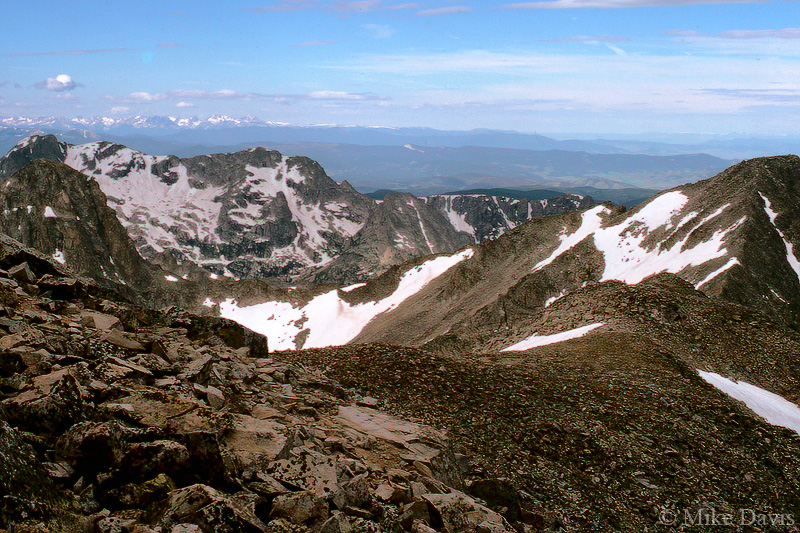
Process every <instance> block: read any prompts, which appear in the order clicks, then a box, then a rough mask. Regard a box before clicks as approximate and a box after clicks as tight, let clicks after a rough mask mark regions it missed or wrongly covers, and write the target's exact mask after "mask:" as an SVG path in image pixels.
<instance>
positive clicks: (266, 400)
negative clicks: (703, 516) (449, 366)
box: [0, 240, 512, 533]
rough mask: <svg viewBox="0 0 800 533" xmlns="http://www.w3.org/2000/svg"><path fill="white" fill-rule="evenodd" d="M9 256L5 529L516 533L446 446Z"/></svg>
mask: <svg viewBox="0 0 800 533" xmlns="http://www.w3.org/2000/svg"><path fill="white" fill-rule="evenodd" d="M2 252H3V253H2V254H0V257H2V259H4V260H5V261H20V262H19V263H18V264H15V265H13V266H12V267H11V268H8V267H6V268H7V269H0V296H2V299H3V302H4V305H3V306H2V307H0V314H2V317H0V330H1V331H0V459H2V461H0V463H2V464H0V528H6V529H8V530H10V531H52V532H85V531H91V532H102V533H107V532H112V531H129V532H133V531H136V532H138V533H144V532H149V531H161V532H164V531H170V532H178V531H183V532H188V531H202V532H212V531H253V532H258V531H271V532H274V531H297V532H300V531H320V532H326V533H349V532H353V531H401V530H406V531H420V530H421V531H429V530H430V528H431V527H434V528H437V529H440V530H442V531H445V532H447V533H461V532H463V531H483V530H491V531H509V532H510V531H511V530H512V528H511V525H510V524H509V523H508V521H507V520H506V519H505V518H503V516H501V515H500V514H498V513H496V512H494V511H492V510H490V509H489V508H488V507H487V506H486V503H485V502H483V501H481V500H479V499H476V498H475V497H473V496H469V495H467V494H465V493H464V490H465V488H466V487H465V484H464V478H463V476H464V474H465V473H466V469H465V460H464V458H463V457H461V456H457V455H455V454H454V452H453V448H452V444H451V442H450V440H449V439H448V437H447V436H446V435H445V434H444V433H442V432H441V431H439V430H437V429H434V428H433V427H431V426H426V425H424V424H420V423H418V422H411V421H408V420H403V419H400V418H397V417H396V416H393V415H391V414H389V413H387V412H385V411H381V410H380V409H379V407H380V402H379V401H378V400H376V399H374V398H369V397H363V396H361V395H360V394H359V393H358V392H357V391H355V390H352V389H347V388H344V387H343V386H342V385H341V384H339V383H338V382H336V381H334V380H331V379H329V378H328V377H326V376H325V375H324V374H322V373H321V372H319V371H318V370H315V369H313V368H310V367H306V366H304V365H301V364H292V363H287V362H282V361H278V360H275V359H273V358H272V357H271V355H270V354H269V353H268V352H267V344H266V339H265V338H264V337H262V336H260V335H257V334H254V333H252V332H249V331H247V330H244V329H243V328H242V327H241V326H238V325H237V324H235V323H231V322H229V321H226V320H224V319H218V318H210V317H198V316H195V315H191V314H188V313H186V312H183V311H180V310H179V309H176V308H169V309H164V310H161V311H154V310H148V309H145V308H141V307H137V306H134V305H131V304H128V303H125V302H122V301H119V300H118V299H114V298H113V294H112V293H110V292H109V291H108V290H107V289H103V288H101V287H98V286H97V285H94V284H92V283H91V282H88V281H85V280H84V281H82V282H78V281H76V280H75V279H71V278H68V277H67V276H68V275H69V272H67V271H64V270H63V268H62V267H61V265H59V264H58V263H54V262H51V261H48V260H47V258H45V257H42V256H41V255H40V254H37V253H35V252H31V251H28V250H26V249H24V248H23V247H21V246H20V245H19V244H15V243H13V242H12V241H10V240H9V241H3V243H2ZM30 264H33V265H34V268H31V267H30V266H29V265H30ZM4 265H5V263H3V265H0V266H4ZM12 271H13V272H14V273H15V276H16V277H12V274H11V272H12ZM23 272H24V274H20V273H23ZM65 287H73V289H74V290H71V291H70V290H66V289H65ZM56 289H58V290H56Z"/></svg>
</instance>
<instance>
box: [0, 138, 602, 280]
mask: <svg viewBox="0 0 800 533" xmlns="http://www.w3.org/2000/svg"><path fill="white" fill-rule="evenodd" d="M36 158H44V159H50V160H54V161H58V162H63V163H66V164H67V165H69V166H71V167H72V168H74V169H76V170H78V171H80V172H82V173H84V174H86V175H87V176H90V177H91V178H92V179H93V180H94V181H96V182H97V183H98V185H99V186H100V189H101V190H102V191H103V192H104V193H105V195H106V196H107V197H108V201H109V205H110V206H111V207H112V208H113V209H114V211H115V212H116V214H117V217H118V218H119V220H120V222H121V223H122V225H123V226H124V227H125V229H126V230H127V231H128V233H129V234H130V236H131V238H132V239H133V240H134V243H135V245H136V249H137V250H138V251H139V253H140V254H141V255H142V256H143V257H144V258H146V259H148V260H153V261H155V262H156V263H158V264H162V265H169V264H174V263H175V262H178V263H181V262H183V261H190V262H192V263H194V264H196V265H199V266H200V267H202V268H205V269H206V270H209V271H211V272H213V273H215V274H226V275H228V276H231V277H237V278H244V277H252V278H263V277H275V276H279V277H301V276H302V278H303V279H306V280H309V279H310V280H317V281H322V280H324V281H331V282H336V283H343V284H346V283H350V282H352V281H357V280H361V279H362V278H363V277H364V276H365V275H367V274H368V273H375V272H381V271H383V270H384V269H385V268H386V267H387V266H389V265H393V264H398V263H401V262H403V261H405V260H406V259H408V258H410V257H415V256H417V255H420V254H428V253H439V252H449V251H454V250H456V249H458V248H459V247H460V246H462V245H463V244H465V243H466V242H468V240H465V238H464V235H461V234H460V233H462V232H464V231H465V230H466V231H467V233H469V234H470V235H471V236H472V237H471V239H470V240H472V239H478V240H481V239H484V238H489V237H494V236H496V235H498V234H499V233H501V232H502V231H505V230H506V229H508V228H511V227H513V226H515V225H516V224H518V223H519V222H520V221H521V220H523V219H524V218H525V217H531V216H538V215H541V214H545V213H548V212H552V211H554V210H555V211H558V210H572V209H576V208H579V207H581V206H582V205H583V203H585V202H586V201H588V200H586V199H584V200H582V201H576V198H577V197H576V198H571V199H569V198H563V199H554V200H548V201H544V202H543V203H538V204H537V203H535V202H534V203H533V204H530V205H529V204H528V203H527V202H525V203H524V205H523V203H520V202H517V201H514V200H508V199H504V198H499V197H491V198H492V204H493V207H492V206H489V207H488V208H487V206H486V205H485V204H486V202H483V201H480V200H475V199H474V198H471V197H468V198H465V199H463V200H459V199H458V197H452V198H451V199H450V200H447V201H445V202H440V201H431V200H426V201H427V202H429V203H431V204H435V205H436V209H433V208H432V207H431V206H429V205H426V203H425V202H423V201H420V200H418V199H416V198H414V197H413V196H411V195H403V196H402V197H396V198H394V199H392V198H390V199H389V201H388V203H385V202H384V203H383V204H379V203H377V202H375V201H374V200H372V199H370V198H367V197H366V196H363V195H361V194H359V193H358V192H357V191H355V190H354V189H353V188H352V187H351V186H350V185H349V184H348V183H347V182H346V181H344V182H342V183H337V182H335V181H333V180H331V179H330V178H329V177H328V176H327V175H326V174H325V172H324V170H323V169H322V167H320V166H319V164H317V163H316V162H314V161H312V160H310V159H308V158H305V157H290V156H284V155H281V154H280V153H278V152H275V151H269V150H265V149H263V148H253V149H250V150H245V151H242V152H237V153H232V154H214V155H208V156H197V157H192V158H189V159H179V158H177V157H175V156H152V155H147V154H143V153H141V152H138V151H135V150H131V149H128V148H126V147H124V146H122V145H119V144H112V143H108V142H93V143H88V144H82V145H69V144H67V143H61V142H58V140H57V139H56V138H55V137H54V136H52V135H48V136H33V137H30V138H28V139H26V140H24V141H23V142H21V143H19V144H18V145H17V146H16V147H14V148H13V149H12V150H11V151H10V152H9V154H8V155H7V156H5V157H4V158H3V159H2V160H0V179H2V178H4V177H8V176H10V175H11V173H13V172H14V171H16V170H18V169H20V168H21V167H22V166H23V165H24V164H26V163H27V162H30V161H32V160H34V159H36ZM545 203H547V205H545ZM405 205H407V206H408V208H407V209H406V211H407V212H406V213H402V212H398V213H392V212H391V209H390V208H391V207H392V206H395V207H397V208H399V209H400V210H402V209H403V206H405ZM437 211H438V212H437ZM442 215H443V216H444V218H442ZM462 219H463V220H468V221H469V224H467V223H466V222H462ZM379 223H385V224H389V226H390V227H389V228H388V229H386V230H384V229H381V228H379V227H376V225H377V224H379ZM470 224H471V225H470ZM362 230H363V231H362ZM340 257H341V260H337V258H340ZM351 261H352V262H354V264H350V262H351ZM320 271H321V272H320Z"/></svg>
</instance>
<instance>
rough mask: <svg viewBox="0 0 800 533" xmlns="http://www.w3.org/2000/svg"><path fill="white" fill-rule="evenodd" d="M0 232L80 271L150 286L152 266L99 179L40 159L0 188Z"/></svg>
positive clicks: (120, 282) (117, 282)
mask: <svg viewBox="0 0 800 533" xmlns="http://www.w3.org/2000/svg"><path fill="white" fill-rule="evenodd" d="M0 210H1V211H0V232H2V233H4V234H6V235H8V236H10V237H11V238H13V239H16V240H18V241H20V242H22V243H24V244H25V245H27V246H30V247H31V248H35V249H36V250H39V251H40V252H42V253H44V254H45V255H47V256H50V257H51V258H52V259H53V260H55V261H57V262H59V263H61V264H66V263H69V265H70V267H71V268H72V269H73V270H75V271H76V272H77V273H78V274H81V275H86V276H91V277H94V278H97V279H105V280H107V281H108V282H110V283H112V284H113V285H115V286H118V285H129V287H130V288H131V289H133V290H145V291H150V290H151V288H150V287H151V286H152V285H153V283H154V281H153V279H154V271H153V269H152V268H150V267H149V266H148V265H147V264H146V263H145V262H144V261H143V260H142V258H141V257H140V256H139V254H138V252H137V251H136V248H135V247H134V246H133V242H132V241H131V240H130V238H129V237H128V234H127V232H126V231H125V229H124V228H123V227H122V225H121V224H120V223H119V221H118V220H117V217H116V215H115V213H114V211H113V210H112V209H111V208H109V207H108V205H107V200H106V197H105V195H104V194H103V192H102V191H101V190H100V188H99V187H98V185H97V182H95V181H93V180H90V179H88V178H87V177H86V176H84V175H83V174H81V173H79V172H77V171H75V170H74V169H72V168H70V167H68V166H67V165H64V164H63V163H56V162H52V161H47V160H44V159H38V160H36V161H34V162H33V163H30V164H29V165H27V166H25V167H24V168H23V169H22V170H20V171H19V172H17V173H15V174H14V175H12V176H11V177H10V178H8V179H7V180H6V181H5V183H4V184H3V186H2V188H0Z"/></svg>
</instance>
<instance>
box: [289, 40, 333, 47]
mask: <svg viewBox="0 0 800 533" xmlns="http://www.w3.org/2000/svg"><path fill="white" fill-rule="evenodd" d="M329 44H336V41H303V42H302V43H297V44H295V45H293V46H294V47H295V48H306V47H309V46H327V45H329Z"/></svg>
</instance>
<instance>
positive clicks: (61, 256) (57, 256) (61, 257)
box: [53, 250, 67, 265]
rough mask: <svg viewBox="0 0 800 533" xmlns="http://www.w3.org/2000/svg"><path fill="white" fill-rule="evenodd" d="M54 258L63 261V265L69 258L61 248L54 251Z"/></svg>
mask: <svg viewBox="0 0 800 533" xmlns="http://www.w3.org/2000/svg"><path fill="white" fill-rule="evenodd" d="M53 259H54V260H55V261H57V262H59V263H61V264H62V265H65V264H67V258H66V257H64V252H62V251H61V250H56V251H55V252H54V253H53Z"/></svg>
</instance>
